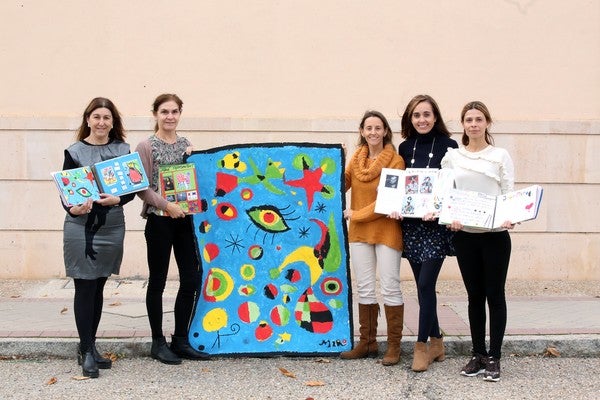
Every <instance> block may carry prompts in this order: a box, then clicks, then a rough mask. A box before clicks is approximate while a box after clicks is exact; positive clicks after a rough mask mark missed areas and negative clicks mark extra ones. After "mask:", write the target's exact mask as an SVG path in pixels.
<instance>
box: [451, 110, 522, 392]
mask: <svg viewBox="0 0 600 400" xmlns="http://www.w3.org/2000/svg"><path fill="white" fill-rule="evenodd" d="M461 123H462V125H463V129H464V133H463V136H462V144H463V146H461V147H460V148H458V149H448V152H447V153H446V155H445V156H444V158H443V160H442V168H452V169H453V170H454V175H455V184H456V188H457V189H460V190H472V191H477V192H482V193H486V194H490V195H499V194H503V193H506V192H509V191H511V190H513V185H514V167H513V162H512V159H511V158H510V155H509V154H508V152H507V151H506V150H505V149H501V148H498V147H495V146H494V145H493V144H494V141H493V139H492V136H491V135H490V133H489V131H488V128H489V126H490V124H491V123H492V118H491V117H490V113H489V111H488V109H487V107H486V106H485V105H484V104H483V103H481V102H479V101H472V102H470V103H467V104H466V105H465V106H464V107H463V110H462V112H461ZM513 227H514V224H513V223H512V222H511V221H505V222H504V223H503V224H502V227H501V228H498V229H495V230H492V231H488V230H481V229H473V228H467V227H464V226H463V225H462V223H461V222H460V221H453V223H452V224H451V225H449V228H450V229H452V230H453V231H455V232H456V233H455V235H454V239H453V241H454V247H455V250H456V258H457V261H458V265H459V268H460V272H461V275H462V278H463V281H464V284H465V288H466V290H467V294H468V298H469V325H470V329H471V341H472V345H473V356H472V358H471V360H470V361H469V363H468V364H467V365H466V366H465V367H464V368H463V369H462V371H461V374H462V375H464V376H477V375H479V374H481V373H483V375H484V377H483V379H484V380H487V381H493V382H497V381H498V380H500V357H501V348H502V341H503V339H504V331H505V328H506V298H505V294H504V286H505V283H506V275H507V272H508V264H509V260H510V251H511V241H510V236H509V234H508V231H507V229H512V228H513ZM486 301H487V303H488V307H489V314H490V347H489V351H488V350H487V349H486V344H485V325H486V309H485V304H486Z"/></svg>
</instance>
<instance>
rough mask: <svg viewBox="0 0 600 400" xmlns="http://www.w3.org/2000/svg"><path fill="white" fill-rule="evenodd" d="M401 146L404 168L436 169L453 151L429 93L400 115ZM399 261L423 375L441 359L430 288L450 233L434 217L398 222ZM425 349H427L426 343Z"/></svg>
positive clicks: (415, 365) (450, 251)
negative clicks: (411, 290) (411, 286)
mask: <svg viewBox="0 0 600 400" xmlns="http://www.w3.org/2000/svg"><path fill="white" fill-rule="evenodd" d="M402 137H403V138H404V139H405V140H404V142H402V143H401V144H400V146H399V147H398V152H399V153H400V155H401V156H402V158H403V159H404V163H405V164H406V166H407V168H440V166H441V165H440V163H441V161H442V157H444V155H445V154H446V151H447V150H448V149H449V148H457V147H458V144H457V143H456V141H454V140H452V139H450V132H449V131H448V128H446V124H445V123H444V120H443V119H442V115H441V113H440V109H439V107H438V105H437V103H436V102H435V100H434V99H433V98H432V97H431V96H428V95H418V96H415V97H413V98H412V99H411V100H410V102H409V103H408V105H407V106H406V109H405V110H404V114H403V115H402ZM402 234H403V235H402V237H403V239H404V252H403V253H402V256H403V257H406V259H408V262H409V263H410V267H411V269H412V271H413V275H414V276H415V283H416V284H417V297H418V299H419V331H418V334H417V341H416V342H415V350H414V353H413V363H412V370H413V371H417V372H420V371H426V370H427V368H428V367H429V364H431V363H432V362H433V361H443V360H444V359H445V350H444V343H443V337H442V333H441V331H440V326H439V322H438V317H437V296H436V293H435V286H436V283H437V278H438V275H439V273H440V270H441V268H442V264H443V262H444V259H445V258H446V256H447V255H453V249H452V246H451V237H452V236H451V232H450V231H448V229H446V227H444V226H442V225H439V224H438V223H437V220H436V219H435V218H434V216H433V215H426V216H425V217H424V218H423V219H417V218H404V219H403V220H402ZM428 338H430V345H429V347H428V346H427V339H428Z"/></svg>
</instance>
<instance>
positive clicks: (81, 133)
mask: <svg viewBox="0 0 600 400" xmlns="http://www.w3.org/2000/svg"><path fill="white" fill-rule="evenodd" d="M98 108H107V109H108V110H109V111H110V113H111V114H112V119H113V126H112V128H111V129H110V131H109V132H108V140H109V141H110V140H111V139H113V140H114V139H117V140H121V141H124V140H125V129H124V128H123V121H122V120H121V114H120V113H119V110H117V107H116V106H115V105H114V103H113V102H112V101H110V100H109V99H107V98H105V97H96V98H95V99H92V101H90V104H88V106H87V107H86V108H85V110H84V111H83V118H82V119H81V125H80V126H79V129H77V140H78V141H79V140H83V139H85V138H86V137H88V136H90V133H91V129H90V127H89V126H88V122H87V120H88V118H89V117H90V115H92V113H93V112H94V110H97V109H98Z"/></svg>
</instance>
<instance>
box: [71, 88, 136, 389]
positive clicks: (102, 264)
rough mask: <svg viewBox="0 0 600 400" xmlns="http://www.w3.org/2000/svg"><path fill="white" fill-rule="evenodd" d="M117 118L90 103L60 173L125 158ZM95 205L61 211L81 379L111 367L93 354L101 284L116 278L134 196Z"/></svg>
mask: <svg viewBox="0 0 600 400" xmlns="http://www.w3.org/2000/svg"><path fill="white" fill-rule="evenodd" d="M124 139H125V133H124V129H123V123H122V121H121V116H120V115H119V111H118V110H117V108H116V107H115V105H114V104H113V103H112V102H111V101H110V100H108V99H105V98H102V97H97V98H95V99H93V100H92V101H91V102H90V104H89V105H88V106H87V107H86V109H85V111H84V112H83V119H82V121H81V126H80V127H79V129H78V131H77V142H75V143H73V144H72V145H71V146H69V147H68V148H67V149H66V150H65V160H64V163H63V170H65V169H72V168H77V167H82V166H89V165H92V164H94V163H97V162H99V161H105V160H109V159H111V158H115V157H118V156H122V155H125V154H128V153H129V152H130V151H129V144H127V143H125V142H124ZM100 196H101V198H100V200H96V201H94V202H92V200H91V199H88V200H87V201H86V202H84V203H82V204H79V205H76V206H72V207H67V206H65V205H64V204H63V207H64V208H65V210H66V211H67V215H66V217H65V223H64V242H63V252H64V261H65V268H66V274H67V276H68V277H71V278H73V282H74V285H75V298H74V302H73V303H74V304H73V310H74V313H75V323H76V325H77V332H78V334H79V341H80V342H79V351H78V355H77V359H78V362H79V364H80V365H81V366H82V373H83V375H84V376H88V377H91V378H97V377H98V376H99V372H98V369H99V368H101V369H107V368H110V367H111V366H112V362H111V360H110V359H108V358H105V357H102V356H101V355H100V353H99V352H98V350H97V349H96V344H95V342H96V332H97V330H98V325H99V323H100V318H101V316H102V303H103V301H104V296H103V292H104V284H105V283H106V280H107V278H108V277H109V276H110V275H111V274H118V273H119V269H120V267H121V260H122V258H123V239H124V237H125V218H124V215H123V208H122V207H121V206H122V205H124V204H125V203H127V202H129V201H131V200H132V199H133V198H134V196H135V194H129V195H124V196H121V197H119V196H113V195H110V194H105V193H103V194H101V195H100Z"/></svg>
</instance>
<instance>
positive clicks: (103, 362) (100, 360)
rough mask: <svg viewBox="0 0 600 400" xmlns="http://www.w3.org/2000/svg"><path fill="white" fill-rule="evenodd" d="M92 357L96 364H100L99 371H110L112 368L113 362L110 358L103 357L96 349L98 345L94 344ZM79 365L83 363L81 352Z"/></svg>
mask: <svg viewBox="0 0 600 400" xmlns="http://www.w3.org/2000/svg"><path fill="white" fill-rule="evenodd" d="M92 355H93V356H94V360H96V364H98V368H99V369H110V368H111V367H112V360H111V359H110V358H106V357H102V355H101V354H100V353H99V352H98V349H97V348H96V343H93V344H92ZM77 363H78V364H79V365H81V364H82V363H83V355H82V354H81V351H78V352H77Z"/></svg>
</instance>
